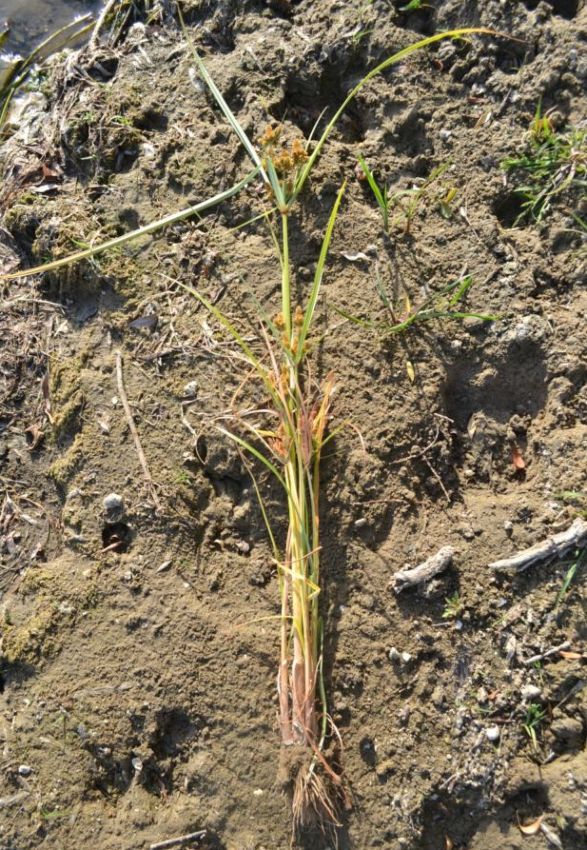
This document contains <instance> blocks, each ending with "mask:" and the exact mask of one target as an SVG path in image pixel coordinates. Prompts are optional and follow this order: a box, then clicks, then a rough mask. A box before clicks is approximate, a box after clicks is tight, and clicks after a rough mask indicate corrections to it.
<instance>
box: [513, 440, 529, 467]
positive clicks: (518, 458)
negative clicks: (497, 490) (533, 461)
mask: <svg viewBox="0 0 587 850" xmlns="http://www.w3.org/2000/svg"><path fill="white" fill-rule="evenodd" d="M512 463H513V465H514V467H515V469H526V461H525V460H524V458H523V457H522V452H521V451H520V449H519V448H518V446H516V445H513V446H512Z"/></svg>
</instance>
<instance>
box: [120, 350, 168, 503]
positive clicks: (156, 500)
mask: <svg viewBox="0 0 587 850" xmlns="http://www.w3.org/2000/svg"><path fill="white" fill-rule="evenodd" d="M116 385H117V388H118V395H119V396H120V401H121V404H122V407H123V410H124V415H125V416H126V421H127V424H128V427H129V430H130V433H131V434H132V438H133V440H134V444H135V449H136V453H137V455H138V458H139V462H140V464H141V467H142V470H143V476H144V479H145V481H146V483H147V486H148V487H149V490H150V492H151V497H152V499H153V502H154V503H155V507H156V508H157V510H159V511H160V510H161V502H160V501H159V497H158V496H157V492H156V490H155V482H154V481H153V477H152V475H151V471H150V469H149V465H148V463H147V458H146V457H145V453H144V451H143V447H142V446H141V440H140V438H139V432H138V431H137V426H136V425H135V421H134V419H133V415H132V410H131V407H130V404H129V403H128V398H127V395H126V391H125V389H124V381H123V377H122V354H121V353H120V351H117V352H116Z"/></svg>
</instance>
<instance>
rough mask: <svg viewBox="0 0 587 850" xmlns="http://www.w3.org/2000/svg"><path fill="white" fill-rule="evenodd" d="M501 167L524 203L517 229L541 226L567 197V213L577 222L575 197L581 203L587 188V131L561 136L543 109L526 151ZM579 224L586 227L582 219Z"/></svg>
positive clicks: (532, 125)
mask: <svg viewBox="0 0 587 850" xmlns="http://www.w3.org/2000/svg"><path fill="white" fill-rule="evenodd" d="M501 166H502V168H503V169H504V171H505V172H506V173H507V174H508V176H510V177H511V178H512V180H513V182H514V183H515V186H514V192H515V194H516V195H517V196H518V197H519V198H520V200H521V211H520V214H519V215H518V216H517V218H516V219H515V221H514V227H517V226H518V224H520V223H521V222H528V221H533V222H535V223H537V224H538V223H540V222H541V221H543V220H544V218H545V217H546V216H547V215H548V213H549V212H550V211H551V210H552V208H553V206H554V205H555V204H556V203H558V204H559V205H563V201H564V198H565V197H567V198H568V200H567V204H566V205H567V207H568V209H567V212H568V213H569V214H570V215H572V216H573V218H575V220H577V216H576V213H575V211H574V210H573V209H572V208H571V206H572V200H573V195H576V197H577V200H578V198H579V196H580V194H581V193H583V192H584V191H585V188H586V187H587V130H584V129H578V128H570V129H569V130H567V131H566V132H558V131H557V130H555V129H554V127H553V124H552V121H551V119H550V118H549V116H548V114H546V115H542V113H541V109H540V106H539V107H538V109H537V110H536V114H535V116H534V118H533V120H532V123H531V124H530V129H529V133H528V139H527V143H526V146H525V148H524V150H523V151H522V152H521V153H518V154H514V155H513V156H509V157H506V158H505V159H504V160H503V161H502V163H501ZM578 223H579V225H580V226H582V224H583V222H582V220H581V219H579V222H578Z"/></svg>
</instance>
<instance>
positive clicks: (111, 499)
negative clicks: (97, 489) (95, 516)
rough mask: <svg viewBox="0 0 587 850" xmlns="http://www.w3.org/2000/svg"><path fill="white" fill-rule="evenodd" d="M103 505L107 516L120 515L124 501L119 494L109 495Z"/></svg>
mask: <svg viewBox="0 0 587 850" xmlns="http://www.w3.org/2000/svg"><path fill="white" fill-rule="evenodd" d="M102 504H103V505H104V510H105V511H106V513H107V514H112V513H118V512H119V511H122V509H123V508H124V499H123V498H122V496H119V495H118V493H109V494H108V495H107V496H104V501H103V502H102Z"/></svg>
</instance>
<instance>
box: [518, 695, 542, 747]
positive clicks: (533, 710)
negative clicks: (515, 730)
mask: <svg viewBox="0 0 587 850" xmlns="http://www.w3.org/2000/svg"><path fill="white" fill-rule="evenodd" d="M545 717H546V712H545V711H544V709H543V708H542V706H541V705H540V703H537V702H531V703H530V705H529V706H528V708H527V711H526V717H525V718H524V722H523V724H522V728H523V729H524V732H525V733H526V735H527V736H528V737H529V738H530V742H531V744H532V749H533V750H534V752H535V753H537V752H538V736H537V730H538V729H539V728H540V724H541V723H542V721H543V720H544V718H545Z"/></svg>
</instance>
